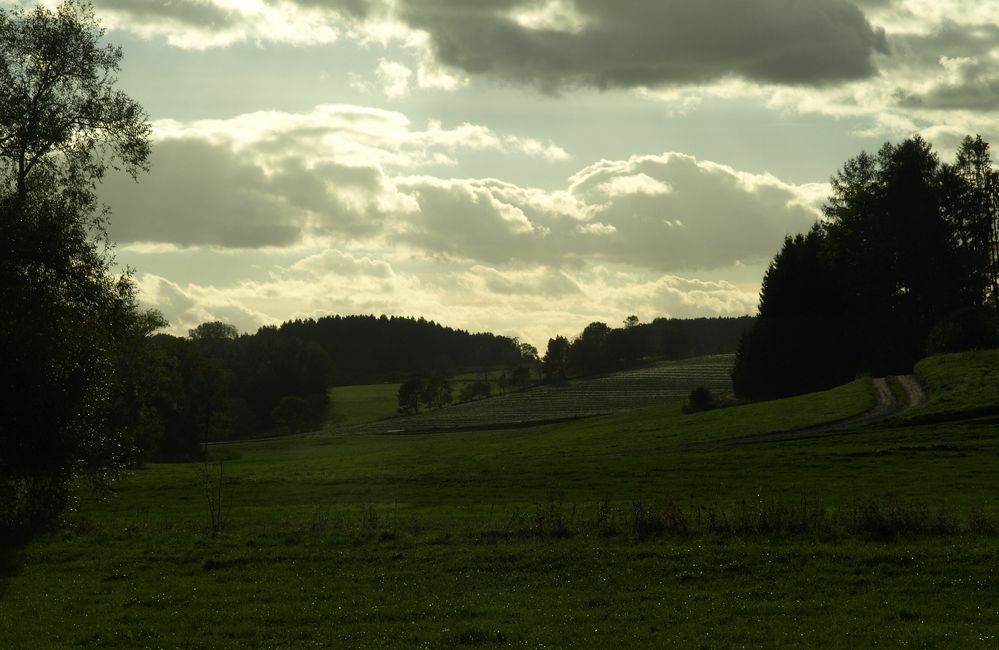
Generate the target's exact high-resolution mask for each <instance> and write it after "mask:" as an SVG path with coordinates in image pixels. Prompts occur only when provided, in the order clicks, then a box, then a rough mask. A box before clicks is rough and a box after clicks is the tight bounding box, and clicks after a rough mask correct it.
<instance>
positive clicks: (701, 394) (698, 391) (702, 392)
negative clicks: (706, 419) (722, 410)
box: [684, 386, 715, 413]
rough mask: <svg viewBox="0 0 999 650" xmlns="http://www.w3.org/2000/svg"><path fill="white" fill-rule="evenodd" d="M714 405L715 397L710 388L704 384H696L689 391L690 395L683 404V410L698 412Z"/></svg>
mask: <svg viewBox="0 0 999 650" xmlns="http://www.w3.org/2000/svg"><path fill="white" fill-rule="evenodd" d="M714 407H715V398H714V396H713V395H712V394H711V390H710V389H708V388H707V387H706V386H698V387H697V388H695V389H694V390H692V391H690V397H688V398H687V402H686V404H684V412H685V413H699V412H701V411H707V410H709V409H713V408H714Z"/></svg>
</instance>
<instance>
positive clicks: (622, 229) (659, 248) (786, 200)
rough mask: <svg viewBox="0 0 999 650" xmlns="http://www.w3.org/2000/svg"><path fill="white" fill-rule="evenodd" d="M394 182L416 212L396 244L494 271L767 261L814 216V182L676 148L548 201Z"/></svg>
mask: <svg viewBox="0 0 999 650" xmlns="http://www.w3.org/2000/svg"><path fill="white" fill-rule="evenodd" d="M395 183H396V185H397V187H398V188H399V189H400V191H403V192H405V193H407V194H410V195H412V196H413V197H414V198H415V199H416V201H417V203H418V205H419V209H418V210H416V211H414V212H412V213H410V214H409V215H408V217H407V218H406V219H405V221H404V222H403V224H402V226H401V229H400V230H399V231H398V232H397V233H394V234H393V235H392V237H391V238H392V239H393V240H395V241H398V242H400V243H405V244H408V245H410V246H414V247H417V248H419V249H422V250H426V251H436V252H438V253H442V254H446V255H449V256H452V257H454V258H464V259H472V260H479V261H484V262H488V263H498V264H505V263H512V262H515V261H530V262H535V263H542V264H551V265H561V264H569V265H576V266H578V265H581V264H585V263H590V262H593V261H603V262H613V263H622V264H633V265H638V266H642V267H644V268H651V269H658V270H663V271H668V270H677V269H697V268H701V269H704V268H719V267H724V266H728V265H731V264H734V263H736V262H737V261H759V260H761V259H763V258H767V257H769V256H770V255H772V254H773V251H774V249H775V246H777V245H778V244H779V242H780V241H781V239H782V238H783V237H784V235H785V234H787V233H793V232H800V231H803V230H806V229H807V228H808V227H809V226H810V225H811V224H812V223H814V222H815V220H816V219H817V218H818V216H819V212H818V209H817V207H818V203H817V202H816V201H815V198H816V192H815V187H814V186H797V185H791V184H787V183H783V182H781V181H780V180H779V179H777V178H774V177H772V176H768V175H755V174H747V173H743V172H739V171H737V170H735V169H732V168H731V167H727V166H724V165H718V164H715V163H711V162H704V161H698V160H697V159H695V158H693V157H691V156H687V155H683V154H677V153H667V154H664V155H661V156H636V157H633V158H631V159H629V160H621V161H602V162H600V163H597V164H594V165H591V166H589V167H586V168H584V169H583V170H581V171H580V172H578V173H577V174H575V175H574V176H573V177H572V178H571V179H570V184H569V187H568V188H567V189H566V190H565V191H564V192H558V193H554V192H553V193H551V194H548V195H546V193H543V192H539V191H525V190H523V189H522V188H517V187H516V186H512V185H510V184H507V183H501V182H499V181H494V180H489V179H485V180H476V179H450V180H441V179H437V178H432V177H409V178H398V179H396V180H395Z"/></svg>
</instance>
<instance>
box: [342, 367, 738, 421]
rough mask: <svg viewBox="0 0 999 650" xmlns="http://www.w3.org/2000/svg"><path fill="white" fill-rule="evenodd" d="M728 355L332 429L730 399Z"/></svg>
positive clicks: (584, 413) (567, 415)
mask: <svg viewBox="0 0 999 650" xmlns="http://www.w3.org/2000/svg"><path fill="white" fill-rule="evenodd" d="M733 359H734V357H733V355H730V354H722V355H714V356H708V357H697V358H694V359H685V360H682V361H663V362H660V363H657V364H655V365H653V366H651V367H648V368H641V369H638V370H626V371H622V372H616V373H612V374H610V375H607V376H604V377H597V378H592V379H574V380H571V381H569V382H567V383H566V384H557V385H543V386H537V387H534V388H531V389H529V390H525V391H520V392H513V393H508V394H505V395H498V396H496V397H491V398H488V399H482V400H477V401H473V402H465V403H462V404H455V405H453V406H449V407H446V408H443V409H438V410H430V411H423V412H421V413H419V414H416V415H412V416H407V417H396V418H390V419H385V420H380V421H377V422H371V423H367V424H363V425H358V426H354V427H343V428H340V429H338V430H337V431H338V432H339V433H385V432H390V431H391V432H395V433H401V432H418V431H440V430H460V429H481V428H488V427H504V426H514V425H517V426H521V425H526V424H536V423H544V422H554V421H559V420H573V419H579V418H585V417H593V416H595V415H605V414H608V413H618V412H622V411H633V410H636V409H641V408H648V407H652V406H657V405H661V404H666V403H672V402H678V401H683V400H684V399H686V397H687V396H688V395H689V394H690V391H691V390H692V389H693V388H695V387H697V386H702V385H703V386H706V387H707V388H709V389H710V390H711V391H712V393H713V394H714V395H717V396H718V397H724V396H728V395H731V392H732V382H731V379H730V378H729V374H730V372H731V369H732V363H733Z"/></svg>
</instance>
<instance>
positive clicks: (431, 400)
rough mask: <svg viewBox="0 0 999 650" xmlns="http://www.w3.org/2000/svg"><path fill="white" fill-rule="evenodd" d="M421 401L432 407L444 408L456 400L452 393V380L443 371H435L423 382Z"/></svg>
mask: <svg viewBox="0 0 999 650" xmlns="http://www.w3.org/2000/svg"><path fill="white" fill-rule="evenodd" d="M420 401H421V402H423V403H424V404H426V405H427V406H428V407H431V408H437V409H440V408H444V407H445V406H447V405H448V404H450V403H451V402H452V401H454V397H453V396H452V394H451V382H450V381H449V380H448V378H447V377H446V376H445V375H444V374H443V373H434V374H433V375H432V376H431V377H430V379H428V380H427V381H426V383H424V384H423V390H422V391H421V392H420Z"/></svg>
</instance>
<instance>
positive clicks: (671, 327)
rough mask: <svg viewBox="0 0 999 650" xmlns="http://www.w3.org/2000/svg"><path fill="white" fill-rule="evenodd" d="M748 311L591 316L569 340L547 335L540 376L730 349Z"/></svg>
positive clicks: (558, 378)
mask: <svg viewBox="0 0 999 650" xmlns="http://www.w3.org/2000/svg"><path fill="white" fill-rule="evenodd" d="M753 320H754V319H753V317H752V316H741V317H736V318H691V319H677V318H657V319H655V320H653V321H652V322H651V323H641V322H639V320H638V318H637V317H636V316H629V317H628V318H627V319H625V321H624V322H623V324H622V326H621V327H614V328H612V327H610V326H609V325H607V324H606V323H603V322H593V323H590V324H589V325H587V326H586V327H585V328H584V329H583V331H582V332H581V333H580V334H579V335H578V336H576V337H575V338H573V339H572V340H571V341H570V340H569V339H568V338H566V337H564V336H556V337H554V338H551V339H549V340H548V345H547V347H546V348H545V353H544V356H543V358H542V360H541V368H542V375H543V377H544V380H545V381H546V382H552V383H558V382H562V381H566V380H567V379H570V378H572V377H586V376H590V375H598V374H602V373H606V372H613V371H617V370H623V369H627V368H634V367H636V366H638V365H640V364H642V363H644V362H645V361H647V360H649V359H653V358H657V359H684V358H688V357H695V356H702V355H706V354H725V353H733V352H735V351H736V349H737V347H738V344H739V341H740V339H741V338H742V336H743V333H744V332H745V331H746V330H748V329H749V327H750V326H751V325H752V323H753Z"/></svg>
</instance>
